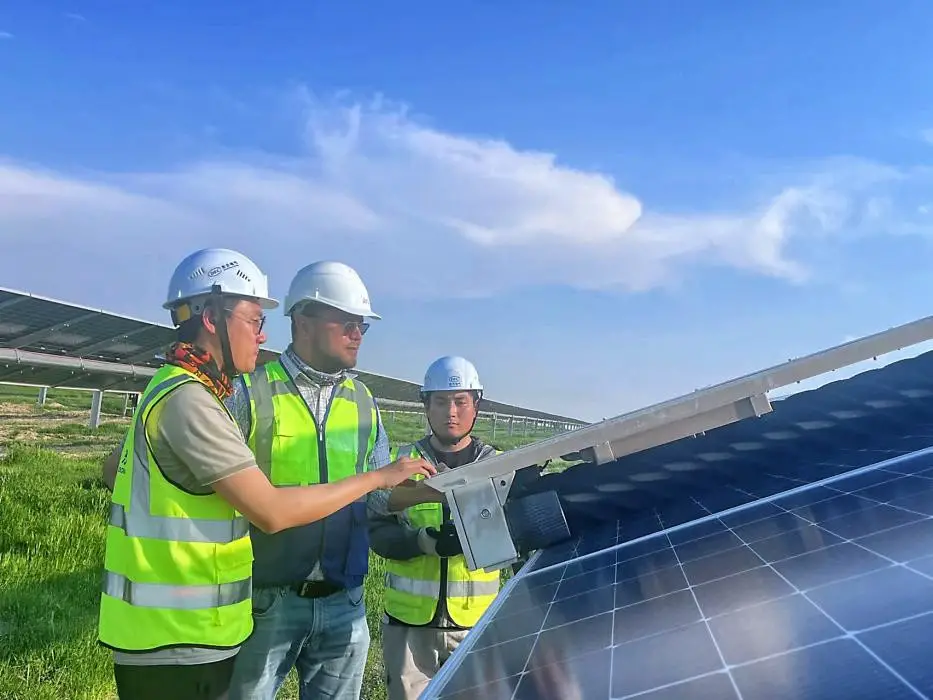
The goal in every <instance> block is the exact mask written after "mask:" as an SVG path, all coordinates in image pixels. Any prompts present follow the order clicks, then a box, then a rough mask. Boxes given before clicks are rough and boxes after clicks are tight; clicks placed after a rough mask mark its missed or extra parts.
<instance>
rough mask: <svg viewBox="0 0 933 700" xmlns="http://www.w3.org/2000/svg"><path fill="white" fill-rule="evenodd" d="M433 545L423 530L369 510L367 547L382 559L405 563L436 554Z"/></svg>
mask: <svg viewBox="0 0 933 700" xmlns="http://www.w3.org/2000/svg"><path fill="white" fill-rule="evenodd" d="M434 543H435V540H434V538H432V537H430V536H429V535H428V534H427V532H425V530H424V528H416V527H412V525H411V524H410V523H409V522H407V519H405V518H403V517H401V516H397V515H394V514H382V513H375V512H373V510H372V509H369V546H370V548H371V549H372V550H373V551H374V552H375V553H376V554H378V555H379V556H380V557H382V558H383V559H395V560H398V561H405V560H407V559H413V558H414V557H419V556H423V555H425V554H436V551H435V549H434Z"/></svg>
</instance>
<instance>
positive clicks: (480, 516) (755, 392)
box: [425, 316, 933, 570]
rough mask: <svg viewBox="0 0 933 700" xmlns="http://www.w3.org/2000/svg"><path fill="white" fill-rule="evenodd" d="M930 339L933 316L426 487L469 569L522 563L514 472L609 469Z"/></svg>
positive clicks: (450, 474)
mask: <svg viewBox="0 0 933 700" xmlns="http://www.w3.org/2000/svg"><path fill="white" fill-rule="evenodd" d="M930 339H933V316H928V317H926V318H923V319H920V320H917V321H913V322H910V323H907V324H904V325H901V326H896V327H894V328H890V329H888V330H885V331H882V332H879V333H875V334H873V335H869V336H865V337H863V338H859V339H857V340H853V341H850V342H847V343H843V344H841V345H838V346H835V347H832V348H829V349H826V350H822V351H820V352H816V353H813V354H811V355H807V356H805V357H800V358H797V359H793V360H790V361H788V362H784V363H782V364H779V365H775V366H773V367H770V368H768V369H764V370H760V371H758V372H753V373H751V374H747V375H744V376H742V377H738V378H735V379H732V380H729V381H726V382H723V383H720V384H716V385H713V386H710V387H708V388H705V389H698V390H696V391H694V392H691V393H690V394H686V395H683V396H680V397H677V398H674V399H670V400H668V401H664V402H661V403H658V404H654V405H651V406H647V407H645V408H642V409H638V410H635V411H632V412H629V413H625V414H621V415H619V416H616V417H614V418H609V419H606V420H604V421H601V422H599V423H594V424H592V425H589V426H587V427H585V428H580V429H577V430H575V431H572V432H568V433H564V434H561V435H556V436H554V437H551V438H547V439H544V440H540V441H538V442H534V443H531V444H529V445H525V446H523V447H519V448H516V449H513V450H509V451H507V452H504V453H502V454H500V455H497V456H494V457H489V458H487V459H484V460H482V461H480V462H476V463H474V464H469V465H464V466H462V467H458V468H457V469H454V470H450V471H445V472H443V473H440V474H438V475H437V476H434V477H431V478H430V479H427V480H426V481H425V483H426V484H427V485H428V486H431V487H432V488H434V489H436V490H437V491H440V492H442V493H444V494H445V496H446V499H447V503H448V505H449V507H450V510H451V514H452V517H453V520H454V522H455V523H456V524H457V530H458V533H459V534H460V540H461V543H462V544H463V550H464V555H465V557H466V559H467V564H468V566H469V568H470V569H478V568H485V569H487V570H492V569H498V568H501V567H503V566H506V565H508V564H510V563H512V562H513V561H515V560H516V559H517V558H518V552H517V551H516V549H515V546H514V542H513V533H511V531H510V528H509V524H508V523H507V521H506V514H505V512H504V511H503V507H502V506H503V505H504V504H505V502H506V499H507V497H508V492H509V489H510V488H511V482H512V477H513V476H514V473H515V470H517V469H521V468H523V467H528V466H532V465H536V464H543V463H544V462H546V461H547V460H550V459H557V458H571V459H584V460H586V461H591V462H595V463H597V464H604V463H606V462H611V461H613V460H615V459H617V458H618V457H621V456H623V455H626V454H631V453H633V452H639V451H641V450H646V449H649V448H652V447H656V446H658V445H663V444H665V443H668V442H672V441H674V440H678V439H680V438H683V437H688V436H690V435H696V434H698V433H702V432H704V431H707V430H712V429H714V428H718V427H721V426H723V425H727V424H729V423H733V422H735V421H739V420H743V419H745V418H750V417H755V416H760V415H762V414H764V413H768V412H769V411H770V410H771V404H770V401H769V400H768V397H767V393H768V392H769V391H771V390H773V389H776V388H778V387H782V386H787V385H790V384H795V383H797V382H800V381H803V380H805V379H809V378H811V377H816V376H819V375H821V374H824V373H826V372H830V371H833V370H836V369H839V368H842V367H845V366H848V365H852V364H855V363H857V362H862V361H865V360H870V359H876V358H877V357H878V356H879V355H883V354H885V353H889V352H894V351H896V350H900V349H902V348H905V347H908V346H911V345H916V344H917V343H921V342H924V341H927V340H930ZM554 503H556V499H555V501H554ZM548 517H551V516H548Z"/></svg>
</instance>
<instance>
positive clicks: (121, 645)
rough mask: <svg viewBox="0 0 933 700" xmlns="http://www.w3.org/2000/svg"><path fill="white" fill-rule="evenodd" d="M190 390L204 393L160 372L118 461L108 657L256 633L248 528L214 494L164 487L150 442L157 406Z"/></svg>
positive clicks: (168, 370) (222, 644) (107, 579)
mask: <svg viewBox="0 0 933 700" xmlns="http://www.w3.org/2000/svg"><path fill="white" fill-rule="evenodd" d="M187 382H194V383H197V384H198V385H199V386H203V385H201V384H200V382H199V381H198V379H197V378H196V377H195V376H194V375H193V374H191V373H190V372H188V371H186V370H184V369H182V368H179V367H175V366H172V365H164V366H163V367H162V368H160V369H159V370H158V371H157V372H156V374H155V376H153V378H152V380H151V381H150V382H149V385H148V386H147V387H146V389H145V391H144V392H143V395H142V397H141V398H140V401H139V405H138V406H137V409H136V412H135V414H134V417H133V423H132V424H131V426H130V428H129V431H128V432H127V436H126V441H125V443H124V446H123V452H122V454H121V456H120V465H119V467H118V469H117V475H116V479H115V480H114V486H113V495H112V500H111V506H110V520H109V523H108V527H107V542H106V550H105V560H104V577H103V582H102V596H101V606H100V620H99V630H98V632H99V641H100V642H101V643H102V644H103V645H105V646H107V647H110V648H113V649H118V650H121V651H149V650H155V649H160V648H165V647H171V646H179V645H188V646H205V647H217V648H229V647H236V646H238V645H239V644H240V643H242V642H243V640H245V639H246V638H247V637H248V636H249V634H250V633H251V632H252V626H253V621H252V614H251V601H250V598H251V572H252V559H253V556H252V548H251V545H250V540H249V523H248V522H247V520H246V519H245V518H244V517H243V516H242V515H240V514H239V513H237V512H236V510H235V509H234V508H233V507H232V506H230V505H229V504H228V503H227V502H226V501H224V500H223V499H222V498H220V497H219V496H218V495H217V494H215V493H210V494H206V495H195V494H191V493H187V492H185V491H183V490H182V489H180V488H179V487H177V486H175V485H174V484H172V483H171V482H169V481H168V480H167V479H166V478H165V477H164V476H163V475H162V472H161V470H160V469H159V467H158V464H157V463H156V461H155V458H154V455H153V454H152V450H151V448H150V445H149V441H148V439H147V436H146V425H147V422H149V423H151V422H152V421H154V420H158V419H159V415H160V414H156V415H153V411H154V410H155V409H156V408H157V405H158V404H159V402H160V401H161V400H163V399H164V398H165V397H166V396H167V395H168V394H169V393H170V392H171V391H173V390H175V389H177V388H178V387H179V386H181V385H182V384H185V383H187ZM204 391H209V389H207V387H204ZM218 403H220V402H219V401H218ZM221 405H223V404H221ZM225 410H226V409H225ZM227 415H228V417H229V418H230V420H231V421H232V420H233V417H232V416H230V415H229V413H227Z"/></svg>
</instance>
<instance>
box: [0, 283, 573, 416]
mask: <svg viewBox="0 0 933 700" xmlns="http://www.w3.org/2000/svg"><path fill="white" fill-rule="evenodd" d="M174 339H175V331H174V329H173V328H172V327H171V326H168V325H165V324H157V323H151V322H149V321H143V320H139V319H135V318H130V317H127V316H121V315H119V314H113V313H110V312H107V311H102V310H99V309H91V308H87V307H83V306H79V305H75V304H70V303H65V302H62V301H57V300H54V299H46V298H43V297H39V296H34V295H30V294H25V293H23V292H19V291H15V290H10V289H3V288H0V348H11V349H16V350H21V351H26V352H32V353H41V354H43V355H47V356H48V355H51V356H54V357H68V358H85V359H89V360H95V361H103V362H111V363H119V364H124V365H134V366H136V367H137V368H141V370H142V371H138V372H136V374H135V376H134V375H133V374H128V375H125V376H115V375H113V374H112V373H109V372H106V371H104V368H103V367H96V366H91V367H90V368H82V369H76V368H74V367H67V366H62V365H60V366H38V365H37V364H30V363H27V362H20V363H14V362H11V363H9V364H7V365H6V366H4V365H3V363H2V362H0V382H22V383H28V384H36V385H39V386H50V387H77V388H82V389H99V388H103V389H112V390H120V391H142V390H143V389H144V388H145V387H146V383H147V382H148V380H149V377H150V376H151V373H150V372H147V371H146V370H147V369H151V370H153V371H154V370H155V369H157V368H158V367H160V366H161V364H162V360H161V359H159V357H158V356H159V355H160V354H162V353H163V352H164V351H165V349H166V348H167V347H168V346H169V345H170V344H171V343H172V342H173V341H174ZM278 355H279V353H278V352H277V351H274V350H269V349H265V348H264V349H263V350H261V352H260V357H259V363H260V364H263V363H265V362H268V361H269V360H271V359H274V358H275V357H278ZM356 373H357V375H358V376H359V377H360V379H362V380H363V381H364V382H365V383H366V385H367V386H368V387H369V388H370V390H371V391H372V392H373V393H374V394H375V395H376V396H377V397H379V398H383V399H391V400H393V401H405V402H418V401H419V396H418V384H416V383H415V382H409V381H405V380H402V379H394V378H392V377H386V376H383V375H379V374H372V373H370V372H362V371H356ZM483 409H484V410H485V411H491V412H497V413H501V414H504V415H514V416H524V417H527V418H532V419H535V418H536V419H540V420H547V421H560V422H566V423H573V424H579V423H580V421H577V420H575V419H572V418H567V417H565V416H559V415H555V414H550V413H546V412H543V411H535V410H532V409H527V408H522V407H520V406H514V405H511V404H506V403H501V402H498V401H490V400H486V401H484V406H483Z"/></svg>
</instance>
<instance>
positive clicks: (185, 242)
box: [0, 0, 933, 420]
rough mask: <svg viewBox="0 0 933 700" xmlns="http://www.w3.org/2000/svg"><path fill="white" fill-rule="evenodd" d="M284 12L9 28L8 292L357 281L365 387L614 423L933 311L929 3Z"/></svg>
mask: <svg viewBox="0 0 933 700" xmlns="http://www.w3.org/2000/svg"><path fill="white" fill-rule="evenodd" d="M258 8H259V6H258V5H256V4H254V3H245V2H240V3H224V4H220V3H215V4H213V5H212V4H210V3H200V4H196V3H190V2H181V1H180V0H160V2H135V3H120V4H115V3H105V2H85V1H82V0H75V1H74V2H68V3H61V2H54V1H51V0H48V1H46V2H42V3H36V2H30V3H15V4H14V3H7V4H6V5H5V6H4V7H3V8H2V9H0V238H2V241H3V246H4V247H3V250H4V254H3V255H0V286H7V287H14V288H17V289H23V290H26V291H29V292H33V293H36V294H41V295H46V296H53V297H58V298H64V299H67V300H70V301H74V302H78V303H82V304H87V305H91V306H96V307H102V308H106V309H109V310H113V311H117V312H122V313H129V314H132V315H136V316H140V317H143V318H148V319H152V320H160V321H165V320H166V318H165V315H164V312H163V311H162V310H161V309H160V306H159V305H160V303H161V301H162V299H161V297H162V295H163V294H164V292H165V286H166V284H167V280H168V277H169V275H170V274H171V270H172V268H173V266H174V265H175V263H176V262H177V261H178V260H179V259H181V257H183V256H184V255H185V254H187V253H188V252H190V250H192V249H194V248H196V247H202V246H207V245H225V246H228V247H233V248H238V249H241V250H243V251H244V252H246V253H247V254H248V255H250V256H251V257H253V258H254V259H255V260H256V261H257V262H258V263H259V264H260V265H261V266H263V267H264V268H265V269H266V270H267V271H268V273H269V276H270V278H271V282H272V286H273V289H274V291H275V293H277V294H278V295H279V297H284V294H285V290H286V289H287V286H288V282H289V280H290V278H291V275H292V274H294V272H295V271H296V270H297V269H298V268H299V267H301V266H302V265H304V264H306V263H308V262H311V261H312V260H317V259H325V258H331V259H339V260H343V261H345V262H347V263H349V264H351V265H353V266H354V267H356V268H357V269H358V270H359V272H360V273H361V275H362V276H363V277H364V279H365V280H366V282H367V284H368V285H369V288H370V292H371V296H372V298H373V303H374V306H375V308H376V309H377V310H378V311H379V312H380V313H381V314H382V315H383V316H384V320H383V321H382V322H379V323H378V324H377V325H376V326H375V327H374V328H373V329H372V330H371V331H370V334H369V335H367V337H366V343H365V345H364V351H363V353H362V355H361V361H360V367H361V368H363V369H367V370H370V371H376V372H384V373H386V374H390V375H393V376H400V377H405V378H409V379H416V380H417V379H419V378H420V377H421V375H422V374H423V371H424V368H425V367H426V366H427V364H428V363H429V362H430V361H431V360H433V359H434V358H435V357H436V356H438V355H441V354H447V353H455V354H463V355H466V356H467V357H469V358H471V359H472V360H474V362H475V363H476V365H477V366H478V368H479V371H480V374H481V376H482V378H483V379H484V381H485V383H486V385H487V387H488V393H489V395H490V396H492V397H495V398H497V399H499V400H503V401H510V402H516V403H521V404H524V405H528V406H533V407H536V408H540V409H543V410H551V411H555V412H561V413H565V414H569V415H574V416H577V417H580V418H583V419H590V420H593V419H598V418H602V417H606V416H611V415H615V414H618V413H621V412H624V411H626V410H630V409H634V408H638V407H640V406H643V405H645V404H647V403H651V402H654V401H659V400H663V399H666V398H670V397H672V396H675V395H677V394H680V393H683V392H686V391H691V390H693V389H695V388H697V387H700V386H706V385H708V384H711V383H713V382H717V381H722V380H725V379H728V378H731V377H732V376H735V375H737V374H741V373H745V372H748V371H752V370H755V369H758V368H760V367H764V366H767V365H770V364H774V363H777V362H781V361H783V360H785V359H787V358H789V357H793V356H799V355H802V354H805V353H808V352H812V351H814V350H818V349H820V348H823V347H826V346H829V345H834V344H837V343H840V342H842V341H844V340H845V339H847V338H851V337H855V336H860V335H864V334H867V333H871V332H875V331H877V330H881V329H884V328H887V327H889V326H892V325H896V324H899V323H903V322H907V321H910V320H913V319H914V318H917V317H920V316H924V315H927V314H928V313H929V312H930V305H929V303H928V299H929V298H930V297H931V293H933V283H931V281H930V275H929V273H928V269H929V266H928V263H927V261H928V260H929V259H930V257H931V237H930V234H931V232H933V222H931V218H930V217H931V216H933V195H931V194H930V192H931V187H930V186H931V184H933V170H931V168H930V166H931V156H933V150H931V149H933V93H931V91H930V90H929V84H930V80H929V66H930V65H931V64H933V45H931V43H930V42H929V40H928V37H929V32H930V29H931V25H933V6H930V5H929V3H924V2H920V1H919V0H902V1H900V2H897V3H890V4H888V5H887V6H883V4H882V3H878V2H868V1H867V0H852V1H850V2H847V3H846V4H844V5H839V4H838V3H828V2H822V3H804V2H790V3H788V2H780V3H779V2H777V1H776V0H765V1H762V2H756V3H742V2H738V1H737V0H736V1H732V0H730V1H726V0H721V1H718V2H708V3H683V2H672V1H670V0H668V1H664V2H655V3H621V2H612V1H610V0H601V1H598V2H597V1H594V2H587V3H582V2H581V3H557V2H541V1H540V0H539V1H538V2H534V3H532V2H531V1H530V0H528V1H525V0H516V1H515V2H510V3H498V4H494V3H476V2H470V3H468V2H449V3H443V4H441V3H429V2H421V1H420V0H419V1H413V2H408V3H404V4H399V3H395V4H390V3H372V2H368V3H364V2H341V3H326V4H325V3H322V2H307V1H305V2H297V1H289V0H282V1H281V2H278V3H275V4H267V5H266V6H264V7H263V9H261V10H260V9H258ZM270 327H271V337H270V343H269V344H270V345H271V346H272V347H276V348H281V347H284V345H285V344H286V343H287V333H288V331H287V324H286V323H285V320H284V319H283V318H282V317H281V316H277V315H274V316H273V319H272V321H270Z"/></svg>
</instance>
